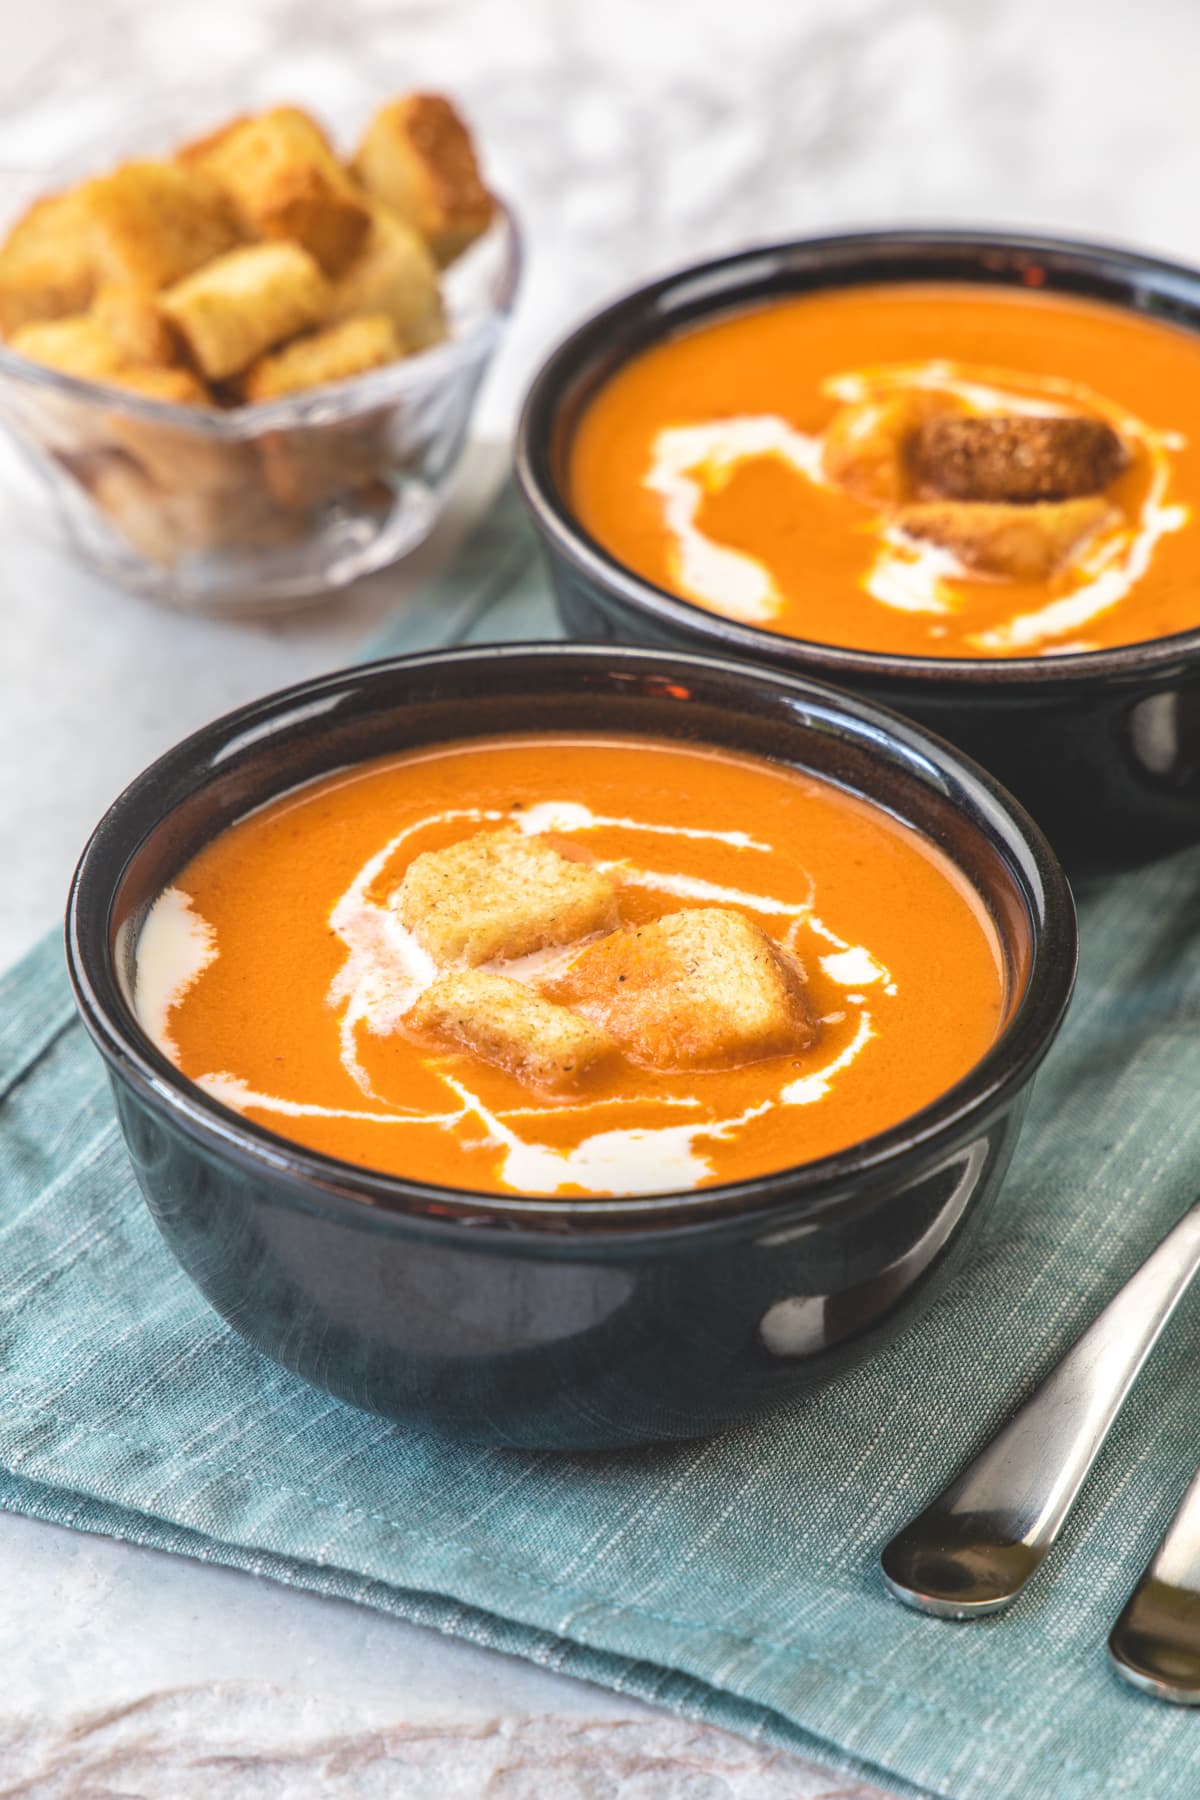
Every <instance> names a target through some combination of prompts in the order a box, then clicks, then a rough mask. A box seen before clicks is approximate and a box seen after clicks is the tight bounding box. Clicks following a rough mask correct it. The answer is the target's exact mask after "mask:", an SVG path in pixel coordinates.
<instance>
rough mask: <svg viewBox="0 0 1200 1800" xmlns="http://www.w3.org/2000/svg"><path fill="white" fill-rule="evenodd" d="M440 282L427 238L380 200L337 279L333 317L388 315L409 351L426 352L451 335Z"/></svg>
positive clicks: (333, 295)
mask: <svg viewBox="0 0 1200 1800" xmlns="http://www.w3.org/2000/svg"><path fill="white" fill-rule="evenodd" d="M437 283H438V274H437V265H436V263H435V262H434V260H433V257H432V255H431V254H430V252H429V249H428V247H427V245H426V244H425V241H424V239H423V238H421V237H418V235H417V233H416V232H415V231H414V230H413V228H412V226H411V225H406V224H405V222H404V220H403V219H400V218H397V217H396V215H395V214H394V213H392V212H390V211H389V210H388V208H387V207H386V206H380V205H377V204H376V205H373V206H372V208H371V229H370V231H369V232H368V234H367V236H366V238H365V240H364V241H363V244H362V247H361V249H360V250H359V252H358V255H357V256H356V257H355V258H354V261H353V262H352V263H350V264H349V266H348V267H347V268H346V269H345V270H343V272H342V274H341V275H339V276H338V278H337V280H336V281H335V282H334V283H333V291H332V297H331V300H330V306H329V317H330V318H331V319H347V318H350V317H352V316H356V315H359V314H363V313H385V314H386V315H387V317H388V318H389V319H390V320H391V321H392V323H393V325H394V326H395V327H396V330H397V331H398V332H399V334H400V337H401V338H402V340H403V342H404V346H405V349H406V350H424V349H427V348H428V346H429V345H430V344H437V343H440V342H441V340H442V339H443V338H444V337H445V335H446V322H445V319H444V317H443V314H442V300H441V295H440V294H439V292H438V284H437Z"/></svg>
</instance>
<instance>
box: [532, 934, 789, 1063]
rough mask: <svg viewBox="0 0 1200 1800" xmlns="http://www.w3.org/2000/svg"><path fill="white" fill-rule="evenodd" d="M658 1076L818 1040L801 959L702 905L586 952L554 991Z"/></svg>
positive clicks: (777, 1053)
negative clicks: (658, 1072)
mask: <svg viewBox="0 0 1200 1800" xmlns="http://www.w3.org/2000/svg"><path fill="white" fill-rule="evenodd" d="M550 991H551V992H553V994H554V997H555V998H556V999H558V1000H562V1001H564V1002H566V1003H567V1004H568V1005H577V1006H578V1007H579V1008H580V1010H581V1011H583V1012H585V1013H586V1014H587V1015H588V1017H589V1018H592V1019H595V1020H596V1021H597V1022H598V1023H600V1024H602V1025H604V1026H605V1027H606V1029H607V1030H608V1031H609V1032H610V1033H611V1035H612V1036H613V1037H614V1038H615V1039H616V1041H617V1043H618V1044H619V1045H620V1047H621V1049H622V1050H624V1052H625V1053H626V1055H627V1056H628V1057H629V1058H630V1060H631V1061H633V1062H638V1063H642V1064H644V1065H646V1066H647V1067H648V1068H652V1069H664V1070H666V1069H713V1068H729V1067H734V1066H736V1065H737V1064H740V1063H750V1062H759V1061H761V1059H762V1058H763V1057H766V1056H782V1055H785V1054H787V1053H788V1052H789V1051H793V1050H802V1049H804V1048H805V1046H806V1045H808V1044H811V1043H812V1042H813V1040H814V1038H815V1037H816V1026H815V1024H814V1022H813V1018H812V1015H811V1013H810V1012H809V1009H808V1006H807V1004H806V1002H805V999H804V990H803V986H802V978H801V974H800V971H799V969H798V968H797V966H796V964H795V963H794V962H793V961H792V959H791V958H790V957H789V956H788V955H787V954H786V953H785V952H784V951H783V950H781V949H780V948H779V945H778V944H776V943H775V942H774V940H773V939H772V938H769V937H768V936H767V935H766V933H765V932H764V931H760V930H759V928H758V926H757V925H754V924H752V923H751V921H750V920H749V919H747V918H744V917H743V916H742V914H741V913H738V912H729V911H726V910H725V909H724V908H722V907H715V906H713V907H709V906H705V907H694V908H689V909H688V910H687V911H685V912H677V913H668V914H667V916H666V917H665V918H662V919H656V920H655V921H654V922H653V923H652V924H649V925H642V926H638V927H637V928H635V929H631V930H625V931H618V932H615V933H614V934H613V935H612V936H611V937H606V938H601V940H600V942H599V943H598V944H593V945H591V946H590V947H589V948H588V949H585V950H582V951H581V952H580V953H579V955H578V956H577V957H576V958H575V959H574V960H573V961H572V963H571V964H570V967H569V968H568V969H567V971H566V973H565V975H564V976H562V977H561V978H560V979H559V980H558V981H557V982H555V983H554V984H553V986H552V988H551V990H550Z"/></svg>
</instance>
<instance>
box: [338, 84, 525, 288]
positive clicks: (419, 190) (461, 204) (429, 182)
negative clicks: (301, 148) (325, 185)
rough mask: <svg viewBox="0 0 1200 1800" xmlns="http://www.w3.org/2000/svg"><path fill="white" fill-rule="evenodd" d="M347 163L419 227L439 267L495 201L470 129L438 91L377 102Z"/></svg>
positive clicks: (482, 225)
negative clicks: (482, 171)
mask: <svg viewBox="0 0 1200 1800" xmlns="http://www.w3.org/2000/svg"><path fill="white" fill-rule="evenodd" d="M353 167H354V172H355V174H356V175H357V176H358V178H359V180H360V181H361V182H362V184H363V186H364V187H365V188H366V189H367V190H368V192H369V193H371V194H374V196H375V198H376V199H377V200H382V201H383V203H384V204H385V206H390V207H391V208H392V210H393V211H394V212H398V213H399V214H400V217H401V218H402V219H407V220H408V223H409V224H410V225H411V226H412V227H413V228H414V230H416V231H419V232H420V234H421V236H422V237H423V238H424V239H425V241H426V242H427V243H428V244H429V246H430V248H431V249H432V251H433V254H434V256H435V257H436V258H437V260H438V262H439V263H440V264H441V266H442V267H443V268H444V267H445V266H446V264H447V263H449V262H453V260H454V258H455V257H456V256H458V255H459V254H460V253H461V252H462V251H463V250H465V249H466V247H467V245H468V244H470V243H472V242H473V241H474V239H475V238H477V237H479V236H480V234H481V233H482V232H484V231H486V230H487V228H488V225H489V224H490V223H491V218H492V213H493V211H494V210H495V202H494V201H493V199H492V196H491V195H490V194H489V193H488V190H487V188H486V187H485V186H484V183H483V178H482V176H481V174H480V172H479V164H478V162H477V160H476V157H475V146H474V144H473V143H472V141H471V134H470V132H469V131H468V130H467V128H466V125H465V124H464V123H463V121H462V119H461V118H460V117H459V115H458V113H457V112H456V111H455V110H454V107H453V106H452V105H451V104H450V102H449V101H448V100H446V99H445V98H443V96H442V95H440V94H405V95H403V96H402V97H401V98H400V99H398V100H391V101H389V102H388V104H387V105H386V106H381V107H380V108H379V111H378V112H377V113H376V114H375V116H374V117H373V118H372V120H371V123H370V124H369V125H368V127H367V131H366V135H365V136H364V138H363V141H362V143H361V144H360V146H359V149H358V153H357V155H356V156H355V158H354V164H353Z"/></svg>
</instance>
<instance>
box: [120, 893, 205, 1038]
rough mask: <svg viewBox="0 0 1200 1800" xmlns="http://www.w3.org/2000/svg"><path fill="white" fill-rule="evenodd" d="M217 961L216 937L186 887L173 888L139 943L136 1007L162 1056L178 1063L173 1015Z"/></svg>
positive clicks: (156, 906) (151, 917) (162, 899)
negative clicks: (193, 986) (195, 984)
mask: <svg viewBox="0 0 1200 1800" xmlns="http://www.w3.org/2000/svg"><path fill="white" fill-rule="evenodd" d="M216 958H217V934H216V932H215V931H214V930H213V928H212V926H211V925H210V924H209V922H208V920H207V919H203V918H201V916H200V914H199V913H198V912H197V911H196V909H195V907H194V906H193V905H192V902H191V898H190V896H189V895H187V894H185V893H184V891H183V889H182V888H177V887H169V888H167V889H166V890H165V891H164V892H163V893H161V894H160V895H159V896H158V899H157V900H156V901H155V902H154V905H153V906H152V907H151V908H150V911H149V912H148V913H147V915H146V920H145V923H144V924H143V926H142V929H141V932H140V934H139V936H138V943H137V979H136V981H135V982H134V990H133V1009H134V1012H135V1013H136V1014H137V1020H138V1024H139V1025H140V1026H141V1027H142V1030H143V1031H144V1032H145V1033H146V1035H147V1036H148V1037H149V1038H150V1039H151V1040H152V1042H154V1043H155V1044H157V1045H158V1047H159V1049H160V1050H161V1051H162V1053H163V1055H164V1056H166V1057H169V1058H170V1060H171V1061H172V1062H173V1063H176V1064H177V1063H178V1062H179V1046H178V1044H176V1042H175V1039H174V1037H173V1036H172V1034H171V1023H170V1020H171V1014H172V1012H173V1011H174V1010H175V1008H176V1007H177V1006H178V1005H179V1002H180V1001H181V1000H182V999H183V996H184V995H185V994H186V993H187V991H188V989H189V988H190V987H191V985H192V983H193V982H195V981H198V980H199V978H200V976H201V975H203V973H204V971H205V969H207V968H208V966H209V964H210V963H212V962H215V961H216Z"/></svg>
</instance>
